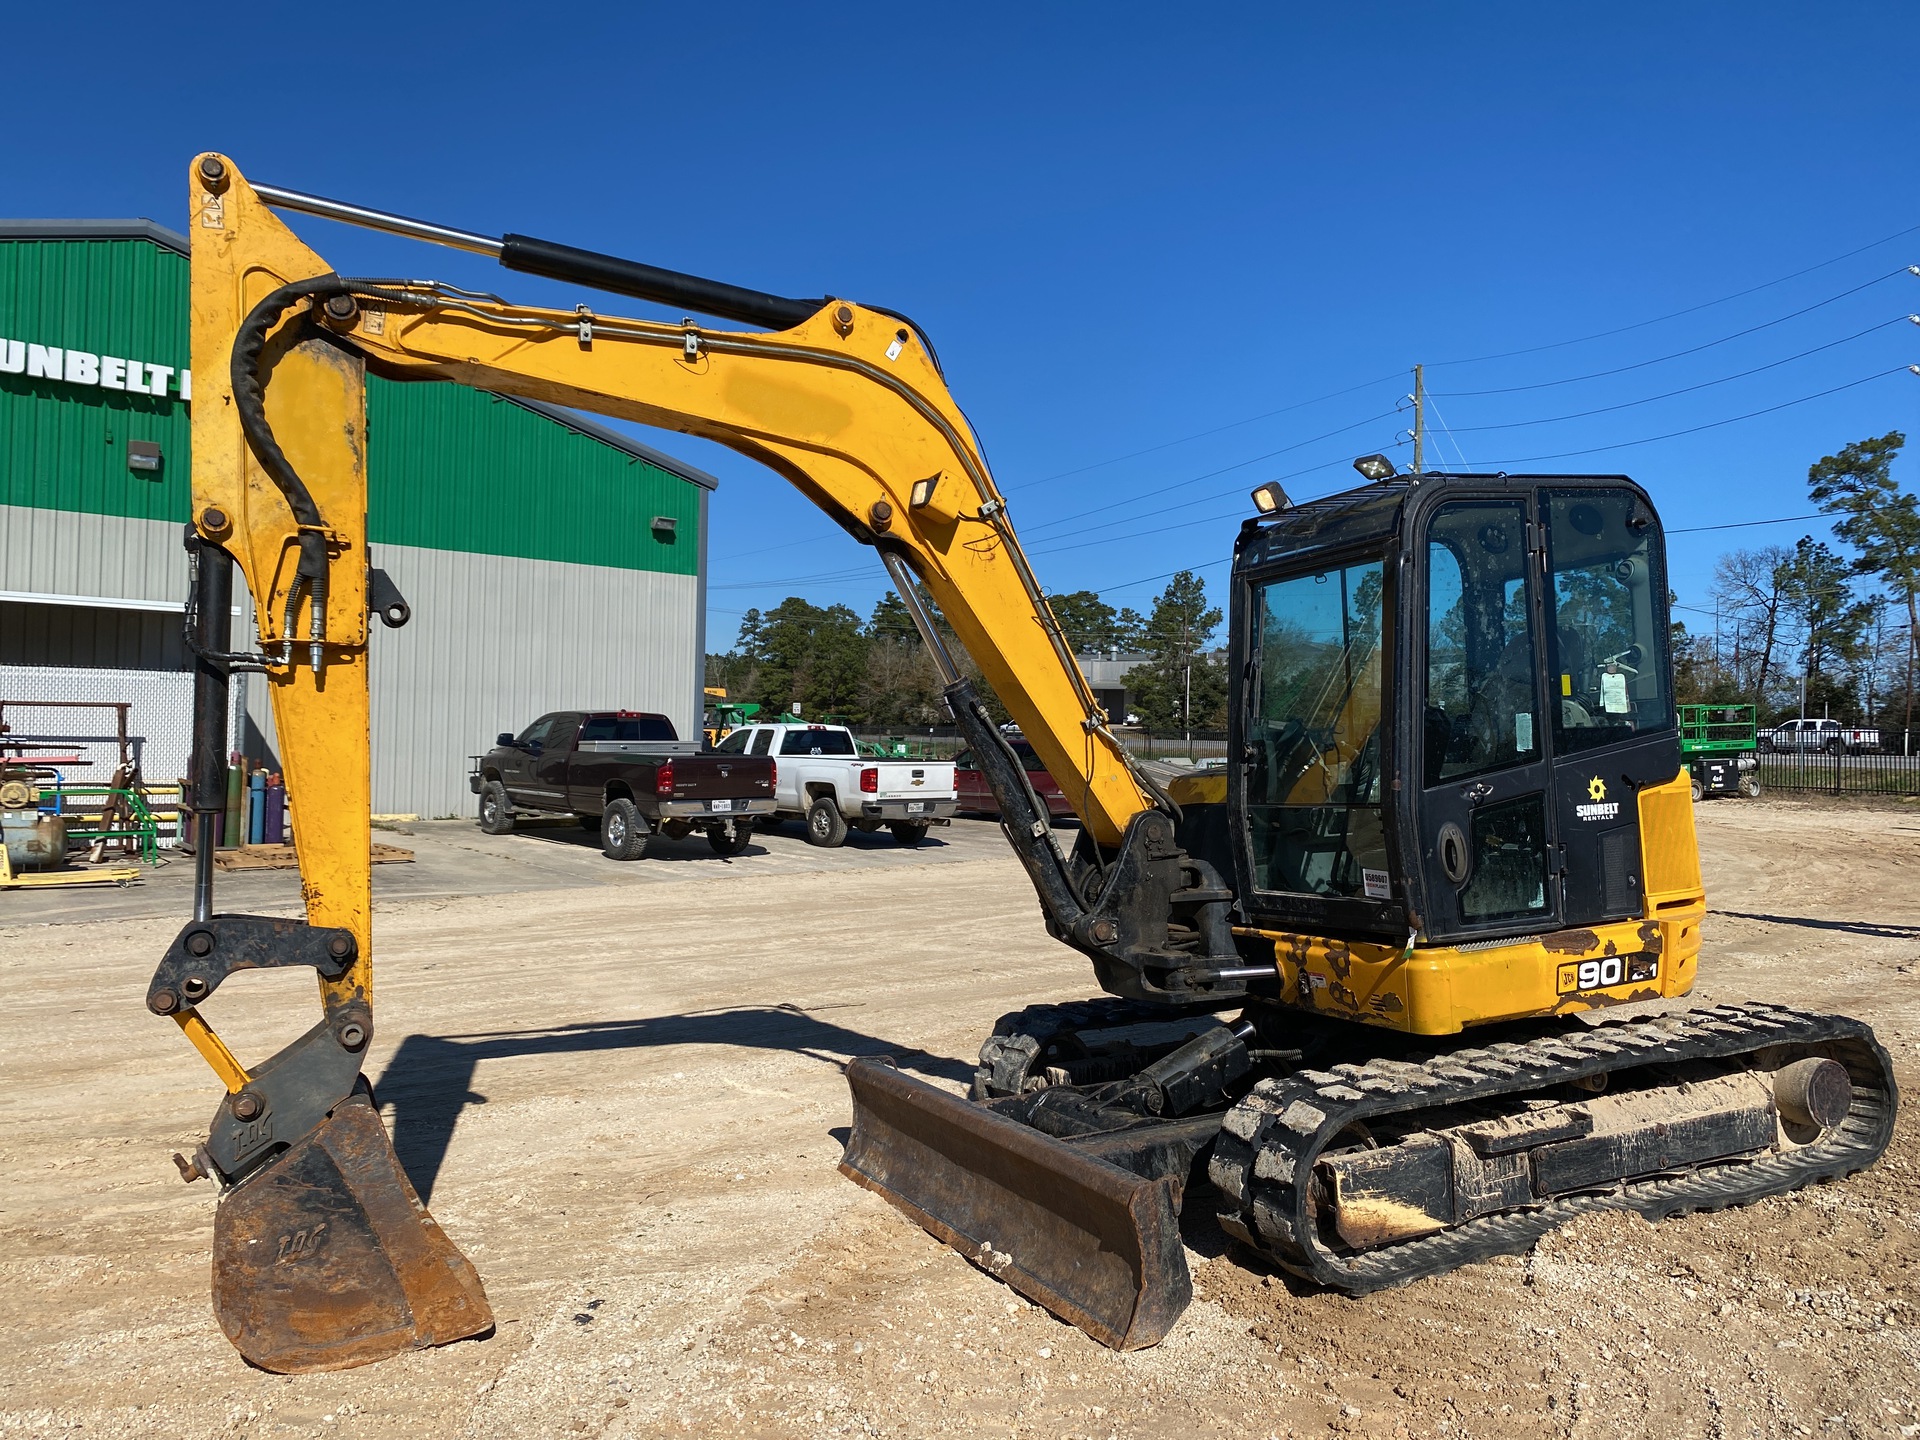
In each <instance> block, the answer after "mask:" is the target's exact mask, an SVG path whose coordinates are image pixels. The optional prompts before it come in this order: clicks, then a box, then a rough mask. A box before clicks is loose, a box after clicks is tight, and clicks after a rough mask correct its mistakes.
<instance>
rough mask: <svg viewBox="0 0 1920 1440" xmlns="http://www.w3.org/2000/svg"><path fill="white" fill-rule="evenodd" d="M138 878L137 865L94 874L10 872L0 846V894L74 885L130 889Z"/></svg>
mask: <svg viewBox="0 0 1920 1440" xmlns="http://www.w3.org/2000/svg"><path fill="white" fill-rule="evenodd" d="M139 878H140V868H139V867H138V866H137V865H108V866H105V867H104V868H101V869H95V870H20V871H16V870H15V869H14V868H13V858H12V857H11V856H10V855H8V854H7V847H6V846H4V845H0V890H41V889H58V888H61V887H63V886H65V887H71V886H75V885H131V884H132V883H133V882H134V881H136V880H138V879H139Z"/></svg>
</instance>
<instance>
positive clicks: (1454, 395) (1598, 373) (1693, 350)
mask: <svg viewBox="0 0 1920 1440" xmlns="http://www.w3.org/2000/svg"><path fill="white" fill-rule="evenodd" d="M1909 273H1913V272H1912V270H1911V267H1909V266H1905V265H1903V266H1901V267H1900V268H1899V269H1897V270H1889V271H1888V272H1887V273H1886V274H1884V275H1881V276H1878V277H1876V278H1874V279H1872V280H1868V281H1866V282H1864V283H1863V284H1859V285H1856V286H1854V287H1853V288H1852V289H1851V290H1842V291H1841V292H1840V293H1839V294H1838V295H1829V296H1828V297H1827V298H1826V299H1825V300H1820V301H1816V302H1815V303H1814V304H1812V305H1808V306H1806V307H1805V308H1803V309H1800V310H1795V311H1794V312H1793V313H1792V314H1790V315H1782V316H1780V317H1778V318H1777V319H1773V320H1767V321H1764V322H1762V323H1761V324H1759V325H1750V326H1748V327H1747V328H1746V329H1745V330H1736V331H1734V332H1733V334H1731V335H1722V336H1721V337H1720V338H1719V339H1718V340H1709V341H1707V342H1706V343H1705V344H1703V345H1692V346H1689V347H1688V348H1687V349H1685V350H1675V351H1674V352H1673V353H1672V354H1670V355H1656V356H1655V357H1654V358H1653V359H1651V360H1637V361H1635V362H1634V363H1633V364H1631V365H1619V366H1616V367H1615V368H1613V369H1611V370H1595V371H1593V372H1592V373H1591V374H1587V375H1569V376H1567V377H1566V378H1565V379H1562V380H1540V381H1536V382H1535V383H1534V384H1532V385H1504V386H1501V387H1500V388H1499V389H1497V390H1443V391H1441V392H1440V393H1441V394H1443V395H1445V396H1446V397H1447V398H1448V399H1470V398H1473V397H1475V396H1481V395H1518V394H1520V393H1521V392H1523V391H1527V390H1551V389H1553V388H1555V387H1556V386H1560V385H1578V384H1580V383H1581V382H1582V381H1584V380H1604V379H1606V378H1607V377H1608V376H1609V375H1624V374H1626V373H1627V372H1628V371H1629V370H1644V369H1646V368H1647V367H1648V366H1649V365H1664V364H1665V363H1666V362H1667V361H1669V360H1679V359H1681V358H1683V357H1684V356H1688V355H1698V354H1699V353H1700V352H1701V351H1702V350H1711V349H1713V348H1714V347H1715V346H1716V345H1725V344H1727V343H1728V342H1729V341H1733V340H1739V339H1742V338H1743V337H1745V336H1748V335H1757V334H1758V333H1759V332H1760V331H1762V330H1770V329H1772V328H1773V327H1774V326H1775V325H1784V324H1786V323H1787V321H1789V320H1798V319H1799V318H1800V317H1801V316H1802V315H1811V314H1812V313H1813V312H1814V311H1815V310H1821V309H1824V308H1826V307H1827V306H1829V305H1833V304H1837V303H1838V302H1839V301H1842V300H1845V299H1846V298H1847V297H1848V296H1849V295H1858V294H1859V293H1860V292H1861V291H1862V290H1871V289H1872V288H1873V287H1874V286H1876V285H1884V284H1885V283H1886V282H1887V281H1889V280H1891V279H1893V278H1894V276H1896V275H1906V274H1909ZM1516 353H1525V352H1516Z"/></svg>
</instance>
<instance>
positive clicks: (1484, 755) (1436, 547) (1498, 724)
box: [1425, 501, 1541, 786]
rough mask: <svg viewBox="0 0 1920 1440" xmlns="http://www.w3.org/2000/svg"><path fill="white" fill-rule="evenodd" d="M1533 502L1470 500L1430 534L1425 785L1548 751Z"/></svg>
mask: <svg viewBox="0 0 1920 1440" xmlns="http://www.w3.org/2000/svg"><path fill="white" fill-rule="evenodd" d="M1539 713H1540V707H1539V696H1538V692H1537V689H1536V686H1535V683H1534V660H1533V618H1532V613H1531V611H1530V610H1529V608H1528V604H1527V550H1526V509H1525V507H1524V506H1521V505H1516V504H1513V503H1511V502H1509V501H1485V502H1482V501H1462V502H1459V503H1456V504H1451V505H1443V506H1441V507H1440V509H1439V510H1438V511H1436V512H1435V514H1434V518H1433V524H1432V529H1431V530H1430V531H1429V532H1428V540H1427V713H1426V721H1425V746H1426V772H1427V773H1426V783H1427V784H1428V785H1429V786H1431V785H1435V784H1438V783H1439V782H1440V781H1443V780H1453V779H1457V778H1459V777H1461V776H1466V775H1480V774H1484V773H1486V772H1488V771H1490V770H1504V769H1506V768H1507V767H1509V766H1512V765H1526V764H1530V763H1531V762H1533V761H1536V760H1538V759H1539V758H1540V754H1541V749H1540V747H1541V736H1540V734H1539V726H1538V724H1537V723H1536V722H1537V720H1538V717H1539Z"/></svg>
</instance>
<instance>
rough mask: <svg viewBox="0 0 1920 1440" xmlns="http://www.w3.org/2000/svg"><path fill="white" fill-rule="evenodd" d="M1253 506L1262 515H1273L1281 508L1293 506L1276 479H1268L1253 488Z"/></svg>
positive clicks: (1286, 508) (1289, 508)
mask: <svg viewBox="0 0 1920 1440" xmlns="http://www.w3.org/2000/svg"><path fill="white" fill-rule="evenodd" d="M1253 508H1254V509H1256V510H1258V511H1259V512H1260V513H1261V514H1262V515H1274V514H1278V513H1279V512H1280V511H1282V510H1291V509H1292V508H1293V501H1292V500H1291V499H1290V498H1288V495H1287V492H1286V491H1285V490H1283V489H1282V488H1281V487H1280V482H1279V481H1278V480H1269V481H1268V482H1267V483H1266V484H1264V485H1261V486H1259V487H1257V488H1256V489H1255V490H1254V492H1253Z"/></svg>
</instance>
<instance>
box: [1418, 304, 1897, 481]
mask: <svg viewBox="0 0 1920 1440" xmlns="http://www.w3.org/2000/svg"><path fill="white" fill-rule="evenodd" d="M1902 321H1907V322H1910V323H1913V324H1917V325H1920V315H1896V316H1894V317H1893V319H1891V320H1882V321H1881V322H1880V323H1879V324H1878V325H1869V326H1868V327H1867V328H1866V329H1864V330H1861V331H1858V332H1857V333H1855V334H1852V335H1848V336H1846V337H1845V338H1843V339H1840V340H1829V341H1828V342H1827V343H1826V344H1824V345H1816V346H1814V347H1813V348H1812V349H1811V350H1802V351H1801V352H1800V353H1799V354H1798V355H1789V356H1787V357H1786V358H1785V359H1783V360H1770V361H1768V362H1767V363H1766V364H1765V365H1756V366H1754V367H1753V369H1751V370H1742V371H1740V372H1738V373H1737V374H1733V375H1722V376H1721V377H1720V378H1719V379H1718V380H1702V381H1701V382H1700V383H1699V384H1698V385H1684V386H1682V387H1681V388H1680V389H1678V390H1668V391H1665V392H1663V393H1662V394H1659V395H1648V396H1645V397H1644V398H1642V399H1639V400H1626V401H1622V402H1621V403H1620V404H1618V405H1602V406H1600V407H1599V408H1598V409H1595V410H1576V411H1574V412H1573V413H1572V414H1571V415H1551V416H1548V417H1546V418H1544V419H1541V420H1509V421H1507V422H1506V423H1505V424H1501V425H1462V426H1461V427H1460V429H1461V431H1462V432H1463V433H1464V432H1473V431H1482V430H1520V429H1524V428H1525V427H1527V426H1529V425H1558V424H1559V423H1560V422H1561V421H1563V420H1585V419H1587V418H1588V417H1589V416H1592V415H1610V414H1612V413H1613V412H1614V411H1616V410H1631V409H1633V408H1634V407H1635V406H1638V405H1651V404H1653V403H1654V402H1655V401H1658V400H1671V399H1673V398H1674V396H1676V395H1691V394H1692V393H1693V392H1694V391H1696V390H1710V389H1712V388H1713V387H1714V386H1715V385H1727V384H1731V383H1732V382H1733V381H1735V380H1744V379H1746V378H1747V377H1748V376H1749V375H1758V374H1761V373H1762V372H1763V371H1767V370H1777V369H1779V368H1780V367H1781V366H1782V365H1791V364H1792V363H1793V362H1794V361H1796V360H1804V359H1806V358H1807V356H1809V355H1818V354H1819V353H1820V352H1821V351H1823V350H1832V349H1834V348H1835V347H1836V346H1840V345H1850V344H1852V343H1853V342H1854V341H1855V340H1860V339H1864V338H1865V337H1866V336H1868V335H1872V334H1875V333H1877V332H1879V331H1881V330H1885V329H1886V328H1887V327H1888V326H1890V325H1898V324H1900V323H1901V322H1902ZM1436 413H1437V412H1436ZM1456 448H1458V447H1456Z"/></svg>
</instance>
